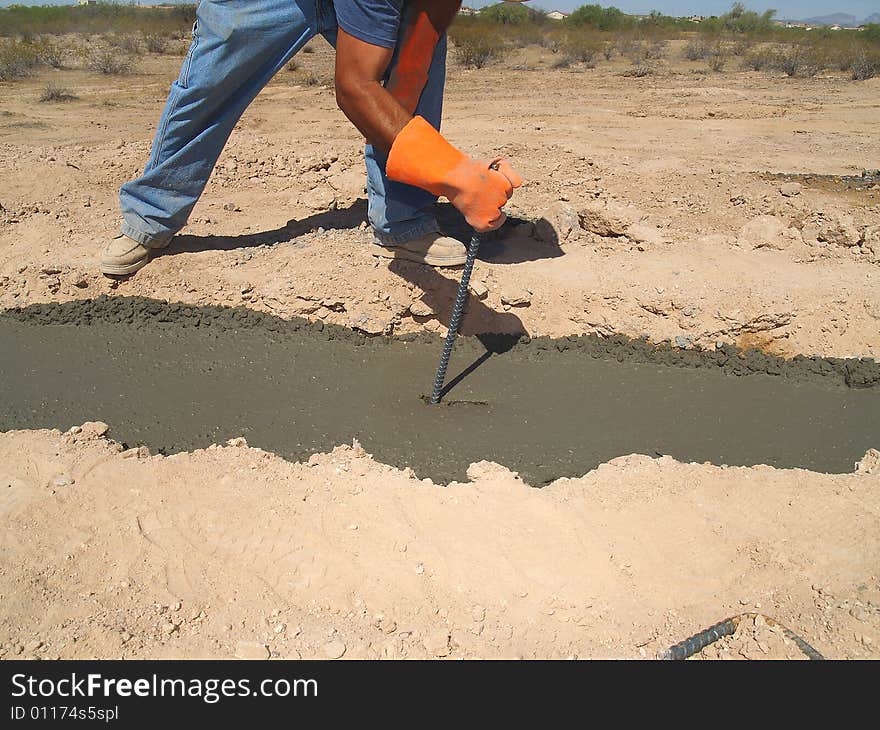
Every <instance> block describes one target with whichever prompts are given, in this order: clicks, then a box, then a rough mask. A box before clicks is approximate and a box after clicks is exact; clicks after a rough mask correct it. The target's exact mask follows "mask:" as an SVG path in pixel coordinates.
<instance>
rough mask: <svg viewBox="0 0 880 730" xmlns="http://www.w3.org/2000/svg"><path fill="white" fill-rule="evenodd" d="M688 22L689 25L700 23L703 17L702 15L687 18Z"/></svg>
mask: <svg viewBox="0 0 880 730" xmlns="http://www.w3.org/2000/svg"><path fill="white" fill-rule="evenodd" d="M688 20H689V21H691V23H702V22H703V16H702V15H692V16H691V17H690V18H688Z"/></svg>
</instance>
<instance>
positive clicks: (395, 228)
mask: <svg viewBox="0 0 880 730" xmlns="http://www.w3.org/2000/svg"><path fill="white" fill-rule="evenodd" d="M459 5H460V2H459V1H458V0H433V1H432V0H201V2H200V3H199V6H198V9H197V13H196V18H197V19H196V23H195V25H194V26H193V38H192V44H191V46H190V49H189V52H188V53H187V55H186V58H185V59H184V62H183V66H182V68H181V70H180V75H179V76H178V78H177V80H176V81H175V82H174V83H173V84H172V86H171V91H170V93H169V96H168V101H167V102H166V105H165V109H164V111H163V113H162V117H161V119H160V121H159V126H158V129H157V131H156V136H155V139H154V141H153V147H152V151H151V154H150V158H149V160H148V162H147V165H146V168H145V170H144V173H143V175H141V176H140V177H139V178H137V179H136V180H132V181H131V182H128V183H126V184H125V185H123V186H122V189H121V190H120V194H119V199H120V207H121V209H122V214H123V224H122V232H121V234H120V235H119V236H117V237H116V238H114V239H112V240H111V242H110V243H109V245H108V246H107V247H106V248H105V249H104V251H103V254H102V257H101V270H102V271H103V273H105V274H107V275H110V276H124V275H128V274H132V273H134V272H135V271H137V270H138V269H140V268H141V267H143V266H144V265H145V264H146V263H147V261H148V260H149V258H150V254H151V253H152V252H153V251H155V250H157V249H161V248H164V247H165V246H167V245H168V244H169V243H170V242H171V239H172V238H173V236H174V235H175V233H177V231H179V230H180V229H181V228H183V226H184V225H185V224H186V221H187V218H188V217H189V214H190V212H191V211H192V209H193V206H195V204H196V201H197V200H198V199H199V196H200V195H201V193H202V191H203V190H204V188H205V185H206V184H207V182H208V177H209V176H210V174H211V171H212V170H213V169H214V165H215V164H216V162H217V158H218V157H219V156H220V153H221V151H222V150H223V147H224V145H225V144H226V141H227V139H228V138H229V135H230V134H231V132H232V129H233V128H234V126H235V124H236V122H237V121H238V119H239V118H240V117H241V115H242V113H243V112H244V110H245V109H246V108H247V107H248V105H249V104H250V102H251V101H253V99H254V98H255V97H256V95H257V94H258V93H259V92H260V90H261V89H262V88H263V87H264V86H265V85H266V83H268V81H269V80H270V79H271V78H272V76H273V75H274V74H275V73H277V72H278V71H279V70H280V69H281V68H283V67H284V65H285V64H287V63H288V61H290V59H291V58H292V57H293V56H294V55H295V54H296V53H297V52H298V51H299V50H300V49H301V48H302V47H303V46H304V45H305V44H306V43H308V41H310V40H311V39H312V38H313V37H314V36H315V35H317V34H318V33H321V34H323V35H324V36H325V37H326V38H327V39H328V41H330V43H331V44H333V45H334V46H335V47H336V70H335V76H336V99H337V103H338V105H339V107H340V109H341V110H342V111H343V113H345V115H346V116H347V117H348V118H349V119H350V120H351V121H352V123H353V124H354V125H355V127H357V129H358V130H359V131H360V132H361V134H363V135H364V137H365V138H366V141H367V147H366V163H367V189H368V193H369V219H370V223H371V225H372V228H373V232H374V243H373V246H372V249H373V253H374V254H376V255H380V256H385V257H389V258H402V259H406V260H410V261H416V262H419V263H423V264H427V265H432V266H457V265H460V264H463V263H464V261H465V258H466V250H465V247H464V245H463V244H462V243H461V242H460V241H457V240H455V239H453V238H449V237H447V236H444V235H442V234H441V233H440V231H439V227H438V225H437V222H436V220H435V219H434V217H433V215H432V213H431V207H432V205H433V203H434V202H435V201H436V199H437V196H440V195H444V196H446V197H447V198H448V199H449V201H450V202H451V203H452V204H453V205H454V206H455V207H456V208H457V209H458V210H459V211H461V213H462V214H463V215H464V216H465V218H466V219H467V221H468V223H470V225H472V226H473V227H474V228H475V229H476V230H477V231H490V230H494V229H496V228H499V227H500V226H501V225H502V224H503V222H504V219H505V216H504V213H503V212H502V211H501V208H502V206H503V205H504V204H505V203H506V202H507V200H508V199H509V198H510V196H511V195H512V193H513V189H514V188H516V187H519V185H520V184H521V181H520V179H519V177H518V176H517V174H516V173H515V172H514V171H513V170H512V169H511V167H510V166H509V165H508V164H507V163H506V162H505V161H504V160H501V159H494V160H483V161H475V160H473V159H471V158H470V157H468V156H467V155H465V154H463V153H461V152H459V151H458V150H456V149H455V148H454V147H452V145H450V144H449V143H448V142H447V141H446V140H445V139H444V138H443V137H442V136H441V135H440V133H439V131H438V130H439V128H440V116H441V111H442V102H443V87H444V83H445V72H446V36H445V32H446V29H447V28H448V26H449V24H450V23H451V22H452V19H453V18H454V17H455V14H456V13H457V11H458V8H459Z"/></svg>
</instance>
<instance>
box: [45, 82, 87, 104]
mask: <svg viewBox="0 0 880 730" xmlns="http://www.w3.org/2000/svg"><path fill="white" fill-rule="evenodd" d="M78 98H79V97H78V96H77V95H76V94H74V93H73V92H72V91H71V90H70V89H67V88H65V87H63V86H55V84H53V83H52V82H51V81H50V82H49V83H48V84H46V88H45V89H43V93H42V94H41V95H40V101H42V102H47V101H51V102H55V101H73V100H74V99H78Z"/></svg>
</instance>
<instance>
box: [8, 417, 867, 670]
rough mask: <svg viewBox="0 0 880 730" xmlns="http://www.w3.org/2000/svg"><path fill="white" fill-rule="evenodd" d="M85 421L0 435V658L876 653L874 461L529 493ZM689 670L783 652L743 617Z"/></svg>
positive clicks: (621, 465) (608, 470)
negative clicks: (161, 441) (825, 469)
mask: <svg viewBox="0 0 880 730" xmlns="http://www.w3.org/2000/svg"><path fill="white" fill-rule="evenodd" d="M105 429H106V426H100V425H99V424H85V425H84V426H83V427H82V428H81V429H74V430H73V432H70V433H68V434H65V435H62V434H61V433H59V432H58V431H37V432H33V431H31V432H22V431H13V432H8V433H6V434H2V435H0V495H2V496H0V500H2V501H0V510H2V524H3V527H4V529H3V532H2V540H3V543H2V546H3V554H4V560H3V565H2V570H0V592H2V601H0V647H2V648H0V652H2V654H3V655H5V656H7V657H9V656H39V657H45V658H52V657H95V656H97V657H156V656H169V657H170V656H189V657H194V656H202V657H233V656H242V657H244V656H246V657H268V656H269V655H270V654H271V656H278V657H328V658H336V657H338V656H345V657H411V658H412V657H447V656H448V657H451V658H463V657H603V656H605V657H633V658H638V657H644V656H649V657H650V656H654V654H655V653H656V652H657V651H658V650H661V649H664V648H666V647H667V646H668V645H670V644H672V643H675V642H677V641H680V640H682V639H684V638H686V637H687V636H689V635H691V634H692V633H695V632H696V631H698V630H701V629H703V628H705V627H706V626H708V625H711V624H714V623H716V622H718V621H720V620H722V619H724V618H726V617H728V616H730V615H733V614H739V613H742V612H745V611H757V612H760V613H763V614H766V615H768V616H770V617H772V618H774V619H776V620H778V621H780V622H782V623H783V624H785V625H786V626H788V627H789V628H790V629H792V630H793V631H795V632H796V633H797V634H799V635H800V636H802V637H803V638H804V639H806V640H807V641H808V642H809V643H810V644H812V645H813V646H814V647H815V648H816V649H818V650H819V651H820V652H822V653H823V654H825V655H827V656H829V657H840V658H843V657H866V656H873V657H876V656H878V644H880V581H878V575H877V565H878V560H880V531H878V529H877V515H878V511H880V453H878V452H876V451H875V452H873V453H871V454H869V455H868V456H867V457H866V458H865V459H864V460H863V461H862V462H861V467H860V473H854V474H846V475H833V476H830V475H820V474H815V473H811V472H806V471H800V470H794V471H782V470H774V469H771V468H769V467H757V468H751V469H742V468H720V467H716V466H711V465H698V464H681V463H678V462H675V461H674V460H672V459H671V458H669V457H664V458H662V459H659V460H653V459H649V458H647V457H643V456H630V457H624V458H620V459H615V460H613V461H611V462H609V463H607V464H604V465H603V466H601V467H600V468H599V469H597V470H595V471H593V472H591V473H590V474H588V475H587V476H585V477H583V478H580V479H563V480H559V481H557V482H554V483H553V484H551V485H550V486H548V487H546V488H544V489H541V490H537V489H533V488H531V487H528V486H525V485H524V484H523V483H522V482H521V481H520V480H519V479H518V478H517V476H516V475H515V474H513V473H511V472H509V471H508V470H506V469H505V468H504V467H501V466H499V465H496V464H492V463H489V462H480V463H478V464H474V465H472V466H471V467H470V469H469V472H468V478H469V481H468V482H467V483H465V484H458V483H452V484H450V485H448V486H443V485H437V484H434V483H431V482H429V481H427V480H424V481H419V480H416V479H415V478H413V477H412V475H411V474H410V473H407V472H405V471H399V470H395V469H392V468H391V467H388V466H385V465H382V464H379V463H377V462H375V461H374V460H373V459H372V458H371V457H370V456H369V455H367V454H365V453H364V451H363V450H362V449H361V448H360V447H359V446H357V445H354V446H340V447H338V448H337V449H335V450H334V451H333V453H330V454H321V455H316V456H313V457H312V458H310V459H309V461H308V463H305V464H291V463H289V462H285V461H283V460H281V459H280V458H278V457H276V456H274V455H271V454H268V453H265V452H263V451H260V450H258V449H252V448H246V447H244V446H243V445H239V446H237V447H235V446H227V447H215V448H210V449H206V450H201V451H196V452H193V453H187V454H179V455H175V456H170V457H162V456H148V455H147V454H146V453H144V452H143V451H142V452H140V453H138V452H137V451H136V450H131V451H128V452H122V451H121V447H120V446H119V445H117V444H115V443H113V442H111V441H108V440H107V439H106V438H102V437H99V436H98V434H100V433H101V432H103V431H104V430H105ZM37 556H38V557H37ZM704 656H713V657H714V656H721V657H729V658H739V657H748V658H785V657H791V658H797V657H800V652H799V650H798V649H797V647H795V646H794V645H793V644H792V643H790V642H789V641H788V640H787V639H785V637H784V636H783V635H782V634H781V633H780V632H778V631H777V630H773V629H771V628H770V627H768V626H766V625H760V622H759V625H758V626H757V627H756V626H755V625H754V622H746V623H745V625H743V626H741V627H740V630H739V631H738V632H737V634H736V635H735V636H733V637H731V638H728V639H725V640H724V641H723V642H721V643H720V644H717V645H713V646H712V647H710V648H708V649H706V650H705V651H704Z"/></svg>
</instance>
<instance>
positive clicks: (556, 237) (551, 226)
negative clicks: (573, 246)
mask: <svg viewBox="0 0 880 730" xmlns="http://www.w3.org/2000/svg"><path fill="white" fill-rule="evenodd" d="M580 234H581V222H580V218H579V216H578V214H577V211H575V209H574V208H572V207H571V206H570V205H566V204H565V203H562V202H557V203H553V205H551V206H550V207H549V208H547V209H546V210H545V211H544V212H543V213H541V218H540V219H539V220H537V221H535V236H536V238H538V240H540V241H546V242H547V243H562V242H563V241H567V240H568V239H569V238H571V239H574V238H577V237H578V236H580Z"/></svg>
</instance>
